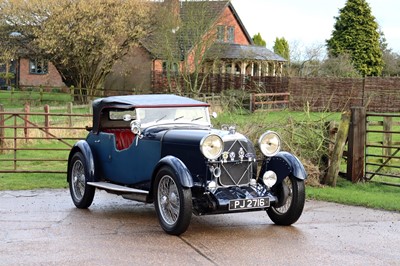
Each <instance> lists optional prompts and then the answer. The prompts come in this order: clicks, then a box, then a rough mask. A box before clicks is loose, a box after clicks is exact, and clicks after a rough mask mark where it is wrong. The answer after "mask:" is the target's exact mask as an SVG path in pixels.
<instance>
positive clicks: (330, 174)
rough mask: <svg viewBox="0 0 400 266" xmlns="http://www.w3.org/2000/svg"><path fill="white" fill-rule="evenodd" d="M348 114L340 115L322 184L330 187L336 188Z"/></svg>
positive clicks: (347, 126)
mask: <svg viewBox="0 0 400 266" xmlns="http://www.w3.org/2000/svg"><path fill="white" fill-rule="evenodd" d="M349 124H350V114H349V113H348V112H344V113H342V117H341V119H340V123H339V128H338V132H337V135H336V143H335V147H334V148H333V153H332V156H331V164H330V166H329V168H328V171H327V173H326V175H325V178H324V183H325V184H328V185H330V186H333V187H335V186H336V180H337V176H338V174H339V169H340V162H341V159H342V156H343V149H344V146H345V144H346V139H347V136H348V132H349Z"/></svg>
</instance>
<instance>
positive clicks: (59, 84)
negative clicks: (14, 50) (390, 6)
mask: <svg viewBox="0 0 400 266" xmlns="http://www.w3.org/2000/svg"><path fill="white" fill-rule="evenodd" d="M3 67H4V66H3ZM9 71H10V72H11V73H13V74H14V78H13V79H12V80H11V84H10V85H11V86H13V87H17V88H20V89H24V88H29V87H42V88H44V89H52V88H65V87H66V86H65V84H64V82H63V81H62V78H61V75H60V73H59V72H58V70H57V69H56V67H55V66H54V65H53V64H52V63H51V62H49V61H48V60H44V59H41V58H37V57H30V56H28V55H21V56H20V57H18V58H17V59H14V60H12V62H11V65H10V70H9ZM0 72H2V69H1V66H0ZM0 85H1V86H2V88H3V89H7V84H6V82H5V80H3V79H0Z"/></svg>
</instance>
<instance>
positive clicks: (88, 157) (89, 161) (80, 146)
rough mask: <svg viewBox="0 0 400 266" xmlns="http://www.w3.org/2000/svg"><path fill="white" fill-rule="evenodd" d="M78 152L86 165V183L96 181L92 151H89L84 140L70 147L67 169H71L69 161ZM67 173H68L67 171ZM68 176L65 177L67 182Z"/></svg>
mask: <svg viewBox="0 0 400 266" xmlns="http://www.w3.org/2000/svg"><path fill="white" fill-rule="evenodd" d="M78 151H80V152H81V153H82V154H83V157H84V158H85V163H86V165H87V168H88V169H87V171H88V174H89V176H88V181H96V175H95V174H96V171H95V163H94V157H93V153H92V150H91V149H90V146H89V144H88V143H87V142H86V141H85V140H79V141H78V142H76V143H75V144H74V146H73V147H72V149H71V151H70V153H69V156H68V167H71V164H70V162H71V159H72V156H73V155H74V153H75V152H78ZM68 172H69V171H68ZM69 178H70V176H68V177H67V181H68V182H69Z"/></svg>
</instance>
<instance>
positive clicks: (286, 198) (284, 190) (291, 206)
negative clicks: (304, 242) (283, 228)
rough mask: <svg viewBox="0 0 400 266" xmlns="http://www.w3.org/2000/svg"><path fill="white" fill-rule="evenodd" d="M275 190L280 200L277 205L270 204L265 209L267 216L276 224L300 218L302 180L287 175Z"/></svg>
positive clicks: (289, 222)
mask: <svg viewBox="0 0 400 266" xmlns="http://www.w3.org/2000/svg"><path fill="white" fill-rule="evenodd" d="M275 192H276V193H277V196H278V199H279V201H280V202H278V204H279V205H276V206H273V205H272V206H271V207H270V208H269V209H268V210H267V213H268V216H269V218H270V219H271V220H272V221H273V222H274V223H275V224H277V225H291V224H293V223H295V222H296V221H297V220H298V219H299V218H300V215H301V213H302V212H303V208H304V202H305V188H304V181H303V180H299V179H297V178H295V177H293V176H288V177H286V178H285V179H284V180H283V181H282V184H281V185H279V186H278V187H277V188H276V191H275Z"/></svg>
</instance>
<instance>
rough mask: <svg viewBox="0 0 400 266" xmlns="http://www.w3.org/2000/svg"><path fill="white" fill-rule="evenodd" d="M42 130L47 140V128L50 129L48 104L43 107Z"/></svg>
mask: <svg viewBox="0 0 400 266" xmlns="http://www.w3.org/2000/svg"><path fill="white" fill-rule="evenodd" d="M44 112H45V115H44V129H45V131H46V138H49V136H50V135H49V127H50V120H49V113H50V107H49V105H48V104H46V105H45V106H44Z"/></svg>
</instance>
